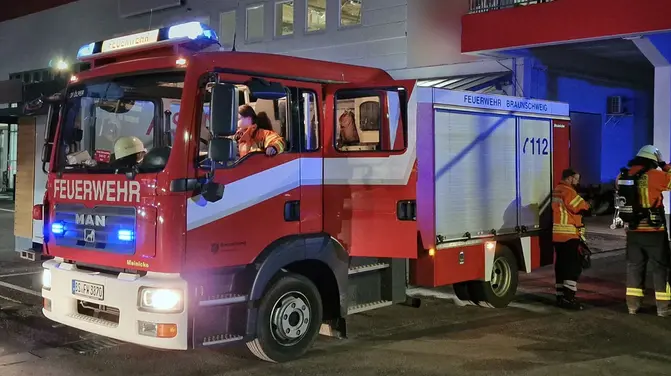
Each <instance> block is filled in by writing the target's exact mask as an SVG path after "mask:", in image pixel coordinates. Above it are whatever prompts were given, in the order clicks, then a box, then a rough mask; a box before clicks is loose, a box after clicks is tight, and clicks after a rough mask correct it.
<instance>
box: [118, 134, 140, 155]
mask: <svg viewBox="0 0 671 376" xmlns="http://www.w3.org/2000/svg"><path fill="white" fill-rule="evenodd" d="M143 151H147V150H146V149H145V148H144V144H143V143H142V141H141V140H140V139H139V138H137V137H135V136H126V137H120V138H119V139H118V140H116V142H115V143H114V158H116V159H121V158H125V157H127V156H129V155H133V154H135V153H140V152H143Z"/></svg>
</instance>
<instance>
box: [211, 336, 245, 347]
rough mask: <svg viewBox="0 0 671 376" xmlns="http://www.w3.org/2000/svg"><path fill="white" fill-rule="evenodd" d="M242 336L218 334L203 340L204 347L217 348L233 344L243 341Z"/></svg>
mask: <svg viewBox="0 0 671 376" xmlns="http://www.w3.org/2000/svg"><path fill="white" fill-rule="evenodd" d="M242 338H243V337H242V336H240V335H237V334H218V335H216V336H208V337H205V338H203V346H217V345H223V344H226V343H232V342H237V341H241V340H242Z"/></svg>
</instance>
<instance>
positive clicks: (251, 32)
mask: <svg viewBox="0 0 671 376" xmlns="http://www.w3.org/2000/svg"><path fill="white" fill-rule="evenodd" d="M246 21H247V25H246V26H247V40H248V41H258V40H261V39H263V36H264V28H263V23H264V17H263V4H258V5H252V6H250V7H247V20H246Z"/></svg>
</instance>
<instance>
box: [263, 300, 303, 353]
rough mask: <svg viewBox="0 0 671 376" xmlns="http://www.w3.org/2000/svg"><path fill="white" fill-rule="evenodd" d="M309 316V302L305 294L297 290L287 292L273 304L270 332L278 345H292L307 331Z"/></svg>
mask: <svg viewBox="0 0 671 376" xmlns="http://www.w3.org/2000/svg"><path fill="white" fill-rule="evenodd" d="M311 316H312V315H311V309H310V303H309V301H308V299H307V298H306V297H305V295H303V294H302V293H300V292H298V291H291V292H288V293H286V294H284V295H282V296H281V297H280V298H279V299H277V301H276V302H275V304H274V305H273V311H272V314H271V316H270V332H271V333H272V334H273V338H274V339H275V341H277V343H279V344H280V345H282V346H293V345H295V344H296V343H298V342H300V340H301V339H303V337H304V336H305V334H306V333H307V331H308V328H309V327H310V319H311Z"/></svg>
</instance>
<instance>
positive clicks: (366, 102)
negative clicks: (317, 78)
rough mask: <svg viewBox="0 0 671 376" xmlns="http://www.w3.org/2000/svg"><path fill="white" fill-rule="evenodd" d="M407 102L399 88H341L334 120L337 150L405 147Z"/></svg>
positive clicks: (398, 149)
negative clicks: (397, 89)
mask: <svg viewBox="0 0 671 376" xmlns="http://www.w3.org/2000/svg"><path fill="white" fill-rule="evenodd" d="M403 94H404V93H403ZM404 106H405V98H404V95H401V94H400V93H399V91H396V90H341V91H338V92H337V93H336V98H335V124H334V127H335V129H334V131H335V133H334V134H335V137H334V139H335V148H336V150H338V151H342V152H365V151H402V150H404V149H405V148H406V144H407V140H406V138H407V134H406V133H407V132H406V126H405V108H404Z"/></svg>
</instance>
